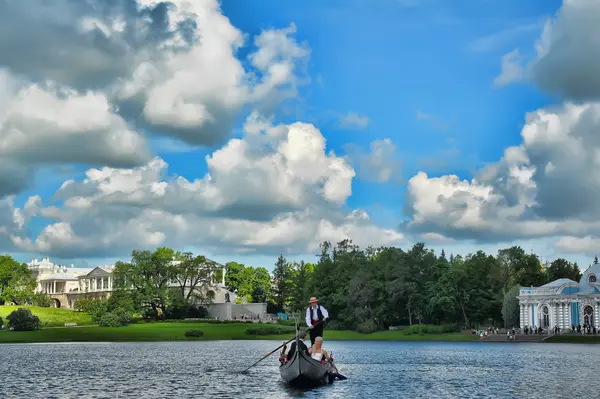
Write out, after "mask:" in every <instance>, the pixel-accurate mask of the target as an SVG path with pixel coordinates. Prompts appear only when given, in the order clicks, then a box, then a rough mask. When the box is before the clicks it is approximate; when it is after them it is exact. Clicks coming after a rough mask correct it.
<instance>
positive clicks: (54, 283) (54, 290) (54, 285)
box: [52, 280, 56, 294]
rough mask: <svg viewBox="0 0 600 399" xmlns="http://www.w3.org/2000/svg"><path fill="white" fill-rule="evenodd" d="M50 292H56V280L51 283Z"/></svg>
mask: <svg viewBox="0 0 600 399" xmlns="http://www.w3.org/2000/svg"><path fill="white" fill-rule="evenodd" d="M52 293H53V294H56V280H55V281H53V284H52Z"/></svg>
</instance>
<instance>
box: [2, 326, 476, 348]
mask: <svg viewBox="0 0 600 399" xmlns="http://www.w3.org/2000/svg"><path fill="white" fill-rule="evenodd" d="M251 327H252V325H249V324H245V323H240V324H233V323H232V324H210V323H201V322H200V323H189V322H167V323H134V324H130V325H128V326H126V327H98V326H80V327H52V328H42V329H40V330H36V331H1V332H0V344H11V343H14V344H17V343H64V342H173V341H251V340H255V341H256V340H259V341H278V342H280V343H283V342H285V341H288V340H289V339H291V338H292V337H293V336H294V331H293V329H291V330H292V331H288V332H286V333H285V334H279V335H266V336H260V335H250V334H247V333H246V330H247V329H248V328H251ZM282 327H283V326H282ZM190 330H200V331H202V332H203V336H202V337H200V338H188V337H186V336H185V333H186V332H187V331H190ZM325 339H326V340H328V341H373V342H478V341H480V340H479V337H478V336H476V335H468V334H464V333H444V334H424V335H404V334H402V333H401V332H400V331H378V332H375V333H372V334H361V333H358V332H355V331H346V330H329V331H326V333H325Z"/></svg>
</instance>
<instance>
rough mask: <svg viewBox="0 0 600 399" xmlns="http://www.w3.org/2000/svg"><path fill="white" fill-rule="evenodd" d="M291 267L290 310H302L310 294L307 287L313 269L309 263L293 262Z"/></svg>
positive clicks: (308, 286)
mask: <svg viewBox="0 0 600 399" xmlns="http://www.w3.org/2000/svg"><path fill="white" fill-rule="evenodd" d="M291 269H292V288H291V297H290V310H291V311H292V312H296V311H303V310H305V309H306V307H307V306H308V305H307V303H306V301H307V299H308V298H310V297H311V296H312V295H310V292H309V289H310V284H311V278H312V275H313V272H314V270H315V267H314V265H312V264H311V263H304V261H301V262H294V263H292V265H291Z"/></svg>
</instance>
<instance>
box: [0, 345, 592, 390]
mask: <svg viewBox="0 0 600 399" xmlns="http://www.w3.org/2000/svg"><path fill="white" fill-rule="evenodd" d="M279 344H280V343H279V342H277V341H219V342H169V343H97V344H89V343H86V344H76V343H69V344H26V345H23V344H19V345H10V344H9V345H0V368H1V369H0V375H1V376H2V377H1V378H2V379H1V381H2V384H1V387H0V390H1V392H2V393H3V394H6V397H7V398H192V397H199V398H202V397H211V398H261V399H267V398H290V397H306V398H315V397H327V398H370V397H396V398H522V397H523V398H528V399H534V398H545V399H546V398H573V397H583V398H592V397H598V394H597V390H598V388H597V387H596V384H595V383H594V381H596V371H595V370H598V369H599V368H600V346H594V345H573V344H571V345H569V344H564V345H562V344H526V343H520V344H494V343H432V342H381V343H380V342H326V347H327V349H329V350H330V351H332V352H333V354H334V357H335V358H336V363H337V364H338V367H339V369H340V372H341V373H343V374H345V375H346V376H348V377H349V379H348V380H347V381H338V382H335V383H334V384H333V385H329V386H324V387H321V388H316V389H313V390H308V391H295V390H291V389H289V388H287V387H286V386H285V385H284V384H282V383H281V381H280V377H279V371H278V369H277V356H275V355H273V356H272V357H270V358H268V359H266V360H264V361H263V362H262V363H259V365H258V366H256V367H255V368H253V369H251V370H250V371H249V372H248V374H245V375H244V374H239V373H235V371H239V370H243V369H244V368H245V367H247V366H249V365H250V364H252V363H254V362H255V361H256V360H258V359H259V358H260V357H262V356H263V355H264V354H266V353H267V352H269V351H271V350H272V349H273V348H274V347H277V346H278V345H279Z"/></svg>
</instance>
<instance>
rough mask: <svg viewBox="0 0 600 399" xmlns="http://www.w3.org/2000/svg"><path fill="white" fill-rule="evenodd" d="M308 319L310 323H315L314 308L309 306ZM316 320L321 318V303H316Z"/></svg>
mask: <svg viewBox="0 0 600 399" xmlns="http://www.w3.org/2000/svg"><path fill="white" fill-rule="evenodd" d="M309 309H310V321H311V323H315V309H314V308H313V307H312V306H311V307H310V308H309ZM317 317H318V320H317V322H319V321H321V320H323V313H322V312H321V305H317Z"/></svg>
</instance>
